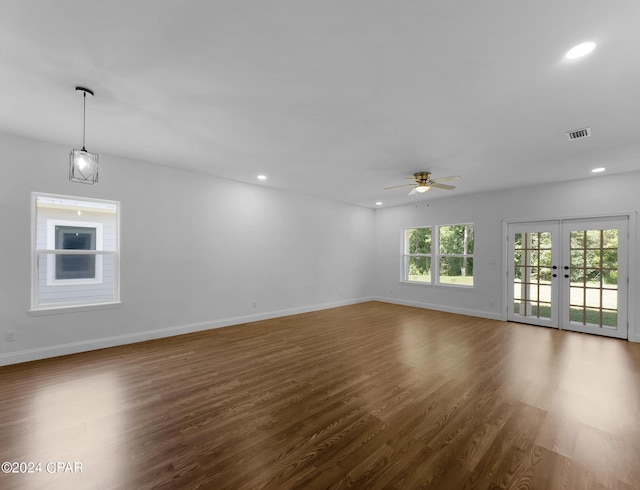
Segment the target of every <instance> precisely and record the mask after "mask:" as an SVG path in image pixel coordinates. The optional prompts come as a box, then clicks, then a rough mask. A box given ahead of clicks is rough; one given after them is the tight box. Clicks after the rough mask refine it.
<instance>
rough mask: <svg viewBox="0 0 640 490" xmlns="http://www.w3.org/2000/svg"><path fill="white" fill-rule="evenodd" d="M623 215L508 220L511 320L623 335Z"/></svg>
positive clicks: (625, 221) (625, 244) (625, 240)
mask: <svg viewBox="0 0 640 490" xmlns="http://www.w3.org/2000/svg"><path fill="white" fill-rule="evenodd" d="M628 241H629V239H628V219H627V217H616V218H597V219H595V218H594V219H571V220H556V221H537V222H531V223H510V224H509V225H508V236H507V242H508V250H509V256H510V260H509V267H508V269H507V280H508V288H507V290H508V309H507V312H508V313H507V317H508V319H509V320H510V321H515V322H523V323H529V324H533V325H541V326H545V327H551V328H560V329H563V330H574V331H577V332H585V333H592V334H598V335H606V336H610V337H617V338H627V330H628V325H627V275H628V274H627V268H628V267H627V255H628V250H627V249H628Z"/></svg>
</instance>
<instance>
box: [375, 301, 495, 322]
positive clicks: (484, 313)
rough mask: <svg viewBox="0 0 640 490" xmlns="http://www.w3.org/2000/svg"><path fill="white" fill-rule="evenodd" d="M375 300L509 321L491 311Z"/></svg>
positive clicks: (418, 302) (414, 302)
mask: <svg viewBox="0 0 640 490" xmlns="http://www.w3.org/2000/svg"><path fill="white" fill-rule="evenodd" d="M373 300H374V301H381V302H383V303H392V304H395V305H403V306H414V307H416V308H424V309H427V310H436V311H446V312H447V313H457V314H458V315H469V316H477V317H480V318H489V319H490V320H501V321H505V320H506V319H507V318H506V315H501V314H500V313H494V312H490V311H481V310H471V309H468V308H457V307H455V306H444V305H435V304H431V303H422V302H420V301H407V300H404V299H398V298H385V297H381V296H376V297H374V298H373Z"/></svg>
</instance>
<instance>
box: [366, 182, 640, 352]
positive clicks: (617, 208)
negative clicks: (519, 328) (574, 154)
mask: <svg viewBox="0 0 640 490" xmlns="http://www.w3.org/2000/svg"><path fill="white" fill-rule="evenodd" d="M639 189H640V172H634V173H627V174H620V175H613V176H606V175H602V176H598V177H594V178H589V179H584V180H579V181H574V182H569V183H562V184H554V185H547V186H532V187H525V188H519V189H512V190H508V191H496V192H490V193H482V194H475V195H469V196H460V197H456V196H452V197H447V198H442V199H435V200H431V201H430V202H429V203H428V204H429V205H428V206H427V205H426V203H419V204H418V206H417V207H416V205H415V204H413V205H407V206H398V207H392V208H388V209H378V210H377V211H376V225H375V229H376V236H375V247H376V252H375V264H376V278H375V284H376V296H377V297H378V299H381V300H384V301H390V302H396V303H401V304H408V305H414V306H421V307H427V308H435V309H440V310H445V311H452V312H456V313H466V314H471V315H476V316H482V317H487V318H496V319H506V305H505V301H504V296H505V283H506V280H505V273H506V270H505V266H504V264H503V253H504V243H505V236H504V234H503V220H504V221H517V220H523V221H526V220H533V219H545V218H548V219H555V218H571V217H584V216H590V215H597V216H602V215H605V214H618V213H630V212H631V213H632V214H633V215H632V217H631V222H630V229H631V231H632V236H631V240H630V255H631V256H630V284H629V286H630V288H629V305H630V311H629V320H630V325H629V338H630V340H635V341H639V342H640V328H639V327H638V325H637V314H636V306H635V305H636V304H637V303H638V300H639V299H640V298H639V297H638V287H637V286H638V277H639V275H640V274H639V273H640V270H639V266H638V264H640V262H639V261H638V247H637V243H638V237H637V226H636V221H637V218H636V213H637V211H638V209H640V191H639ZM432 192H437V191H432ZM468 222H472V223H473V224H474V233H475V244H474V246H475V254H474V281H475V286H474V287H473V288H472V289H466V288H452V287H446V286H432V285H428V286H424V285H414V284H406V283H401V282H400V272H401V258H400V254H401V239H402V230H403V229H404V228H409V227H414V226H425V225H439V224H454V223H468Z"/></svg>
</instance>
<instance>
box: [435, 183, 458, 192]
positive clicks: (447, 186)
mask: <svg viewBox="0 0 640 490" xmlns="http://www.w3.org/2000/svg"><path fill="white" fill-rule="evenodd" d="M429 187H435V188H436V189H444V190H446V191H451V190H453V189H455V188H456V186H455V185H447V184H438V183H437V182H431V183H430V184H429Z"/></svg>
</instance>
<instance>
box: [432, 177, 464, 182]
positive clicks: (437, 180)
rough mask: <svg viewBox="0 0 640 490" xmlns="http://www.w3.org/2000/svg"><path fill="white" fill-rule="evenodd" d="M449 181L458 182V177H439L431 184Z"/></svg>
mask: <svg viewBox="0 0 640 490" xmlns="http://www.w3.org/2000/svg"><path fill="white" fill-rule="evenodd" d="M450 180H460V176H459V175H449V176H448V177H440V178H439V179H433V180H432V181H431V182H448V181H450Z"/></svg>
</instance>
